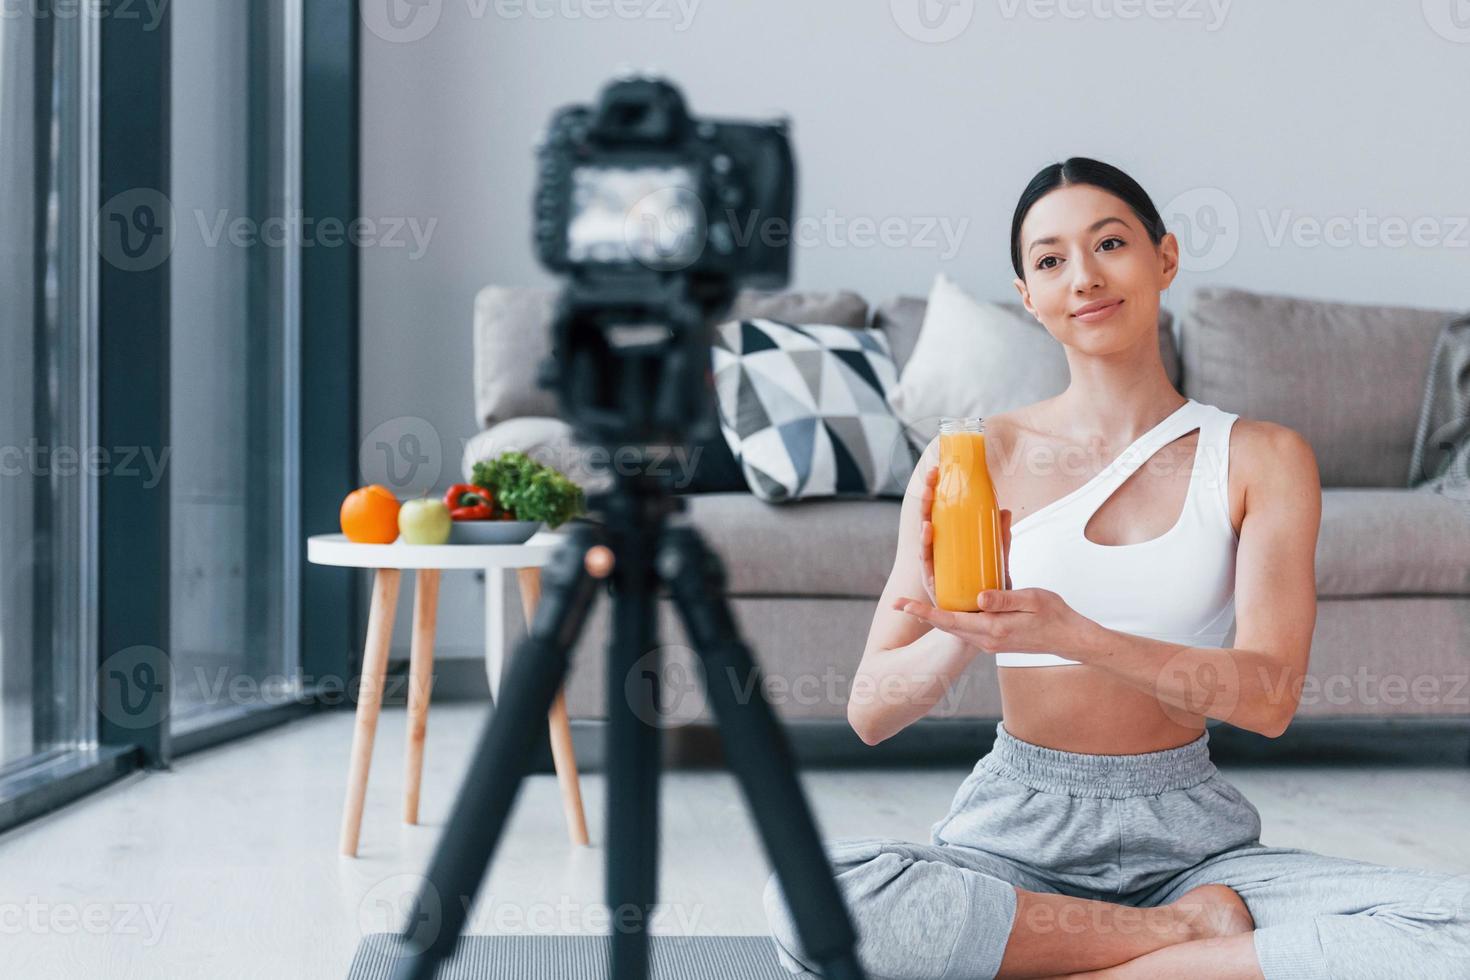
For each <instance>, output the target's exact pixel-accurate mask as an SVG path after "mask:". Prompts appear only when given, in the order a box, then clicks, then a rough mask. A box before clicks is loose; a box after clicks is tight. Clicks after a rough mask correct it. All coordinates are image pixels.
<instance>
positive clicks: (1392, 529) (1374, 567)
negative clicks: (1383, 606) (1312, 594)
mask: <svg viewBox="0 0 1470 980" xmlns="http://www.w3.org/2000/svg"><path fill="white" fill-rule="evenodd" d="M1317 594H1318V595H1320V596H1322V597H1324V598H1340V597H1344V596H1370V595H1458V596H1470V521H1467V520H1465V511H1464V505H1463V504H1462V503H1461V502H1460V501H1458V500H1454V499H1452V498H1449V497H1445V496H1442V495H1440V494H1437V493H1432V492H1428V491H1425V490H1370V489H1328V490H1324V491H1322V532H1321V534H1320V535H1319V537H1318V540H1317Z"/></svg>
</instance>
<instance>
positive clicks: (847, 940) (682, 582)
mask: <svg viewBox="0 0 1470 980" xmlns="http://www.w3.org/2000/svg"><path fill="white" fill-rule="evenodd" d="M658 567H659V574H660V576H661V577H662V578H663V580H664V582H666V583H667V584H668V586H669V588H670V589H671V590H672V592H673V594H674V602H675V604H676V605H677V606H678V607H679V615H680V617H681V618H682V619H683V621H684V627H685V629H686V630H687V631H688V633H689V638H690V640H691V641H692V642H693V644H694V649H695V650H696V651H697V652H698V654H699V658H700V660H701V662H702V663H703V664H704V668H705V686H706V689H707V691H708V694H709V703H710V706H711V708H712V709H713V710H714V713H715V717H716V720H717V721H718V723H719V726H720V733H721V742H722V744H723V745H724V749H725V755H726V757H727V759H728V761H729V765H730V769H731V771H732V772H733V773H734V774H735V777H736V778H737V779H738V780H739V781H740V785H741V788H742V789H743V790H744V791H745V796H746V799H747V800H748V801H749V802H750V809H751V813H752V814H753V815H754V817H755V822H756V826H757V828H758V829H759V831H760V834H761V838H762V840H764V841H765V845H766V852H767V854H768V856H769V857H770V860H771V864H772V865H773V866H774V867H775V870H776V874H777V875H778V876H779V877H780V880H781V888H782V890H783V891H784V892H785V894H786V898H787V903H788V904H789V905H790V907H791V914H792V917H793V918H794V919H795V922H796V929H797V932H798V934H799V935H800V937H801V943H802V948H803V949H804V950H805V951H806V953H807V955H808V956H810V957H811V958H812V959H813V960H814V961H815V962H816V963H817V964H818V966H819V968H820V969H821V971H822V975H823V976H824V977H826V978H827V980H839V978H840V980H853V978H861V977H862V975H863V974H862V968H861V967H860V966H859V965H858V961H857V956H856V953H855V951H854V950H855V947H856V944H857V936H856V934H855V933H854V931H853V928H852V920H851V919H850V918H849V917H848V915H847V908H846V906H845V905H844V903H843V901H842V893H841V892H840V891H838V889H837V884H836V882H835V881H833V877H832V866H831V865H830V864H829V863H828V861H827V855H826V852H825V851H824V850H823V847H822V841H821V838H820V837H819V836H818V835H817V827H816V822H815V821H814V820H813V819H812V814H811V810H810V808H809V807H808V806H807V802H806V797H805V796H804V795H803V794H802V791H801V784H800V783H799V782H797V779H796V765H795V761H794V760H793V758H792V756H791V749H790V746H789V745H788V744H787V741H786V736H785V733H784V732H783V731H782V730H781V727H780V725H779V723H778V722H777V720H776V715H775V712H774V711H773V710H772V709H771V706H770V704H769V703H768V702H767V701H766V698H765V694H764V689H763V687H762V686H761V684H762V679H761V672H760V668H759V666H757V665H756V663H755V659H754V658H753V657H752V656H751V653H750V650H749V648H747V647H746V646H745V644H744V643H743V642H742V641H741V639H740V636H739V633H738V631H737V630H736V627H735V619H734V616H733V615H732V614H731V612H730V607H729V605H728V604H727V603H726V601H725V596H724V584H725V583H724V570H723V569H722V568H721V566H720V563H719V559H718V558H716V557H715V555H714V554H713V553H712V552H710V551H709V549H708V548H707V547H706V546H705V544H704V542H703V541H702V540H701V539H700V537H699V535H698V534H697V533H696V532H695V531H694V530H693V529H691V528H688V527H671V528H669V529H668V530H667V531H666V532H665V534H664V541H663V547H662V549H661V551H660V554H659V565H658Z"/></svg>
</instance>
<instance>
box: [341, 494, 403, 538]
mask: <svg viewBox="0 0 1470 980" xmlns="http://www.w3.org/2000/svg"><path fill="white" fill-rule="evenodd" d="M342 533H343V534H345V535H347V540H349V541H356V542H357V543H358V544H392V543H393V542H394V541H396V540H397V539H398V498H397V497H395V496H393V491H392V490H389V489H388V488H387V487H385V486H382V485H380V484H376V483H375V484H373V485H372V486H370V487H363V488H362V489H361V490H354V491H352V492H351V493H349V494H348V495H347V499H346V500H344V501H342Z"/></svg>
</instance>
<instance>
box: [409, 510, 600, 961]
mask: <svg viewBox="0 0 1470 980" xmlns="http://www.w3.org/2000/svg"><path fill="white" fill-rule="evenodd" d="M600 534H601V532H600V530H598V529H595V528H592V527H585V526H584V527H578V528H576V529H575V530H574V531H573V532H572V534H571V538H570V540H569V541H568V542H567V543H566V544H565V545H563V546H562V549H561V550H560V551H559V552H557V554H556V557H555V558H554V559H553V560H552V563H551V565H550V566H548V567H547V569H546V574H545V577H544V579H545V585H546V589H545V591H544V593H543V595H542V599H541V603H540V605H539V606H538V607H537V610H536V620H535V623H534V624H532V625H531V628H530V632H529V634H528V635H527V637H526V639H525V640H524V641H523V642H522V643H521V645H520V646H519V647H518V648H517V649H516V652H515V655H514V656H513V657H512V659H511V663H510V667H509V669H508V671H507V673H506V676H505V678H504V682H503V683H502V685H501V691H500V694H501V696H500V697H499V698H497V699H496V702H495V712H494V714H493V715H491V717H490V723H489V725H488V726H487V727H486V728H485V730H484V732H483V733H482V734H481V736H480V742H479V745H478V746H477V747H476V749H475V752H474V756H473V757H472V758H471V760H470V767H469V772H468V773H467V774H466V775H465V780H464V783H463V785H462V786H461V787H460V791H459V795H458V797H457V798H456V799H455V802H454V810H453V812H452V813H451V815H450V817H449V824H448V826H446V827H445V829H444V836H443V837H442V838H441V839H440V841H439V845H438V847H437V848H436V849H435V851H434V857H433V860H432V861H431V862H430V864H429V873H428V876H427V878H426V880H425V882H424V884H423V887H422V888H421V889H420V891H419V894H418V896H417V898H415V900H414V903H413V906H412V909H411V912H410V915H409V918H408V924H407V926H406V927H405V931H404V933H403V935H402V940H403V945H402V948H401V952H402V958H401V959H400V960H399V961H398V963H397V964H396V966H395V970H394V974H393V976H394V978H395V980H430V978H432V977H433V976H434V971H435V969H436V968H437V966H438V964H439V961H441V960H443V959H444V958H445V957H447V956H448V955H449V954H450V953H451V952H453V950H454V945H455V943H456V942H457V941H458V940H459V934H460V932H461V930H462V929H463V928H464V923H465V919H466V918H467V917H468V916H469V913H470V910H471V906H472V905H473V903H474V898H475V893H476V891H478V890H479V887H480V882H481V880H482V879H483V878H484V876H485V869H486V867H487V866H488V865H489V863H490V858H491V857H492V856H493V854H494V852H495V845H496V844H497V843H498V842H499V840H500V835H501V831H502V830H503V829H504V827H505V821H506V818H507V817H508V816H509V814H510V808H511V805H512V804H513V803H514V802H515V797H516V793H517V792H518V791H519V790H520V786H521V780H522V778H524V776H525V772H526V764H527V760H528V759H530V758H531V756H532V755H533V752H534V749H535V747H536V743H537V740H538V739H539V737H540V733H541V731H542V728H543V726H544V725H545V724H546V715H547V712H548V711H549V710H550V708H551V703H552V700H553V699H554V698H555V697H556V693H557V691H558V690H560V689H561V686H562V682H563V680H564V679H565V677H566V672H567V666H568V655H569V651H570V650H571V647H572V645H573V644H574V643H575V642H576V639H577V636H578V634H579V633H580V632H581V629H582V625H583V623H584V622H585V621H586V618H587V612H588V610H589V609H590V608H591V606H592V600H593V599H594V598H595V597H596V594H597V593H596V590H597V585H598V583H597V580H596V579H595V578H593V577H592V575H591V574H590V573H589V572H588V571H587V569H586V567H585V564H584V556H585V555H586V553H587V550H588V549H589V548H591V547H592V546H593V545H595V544H597V543H598V542H599V540H600Z"/></svg>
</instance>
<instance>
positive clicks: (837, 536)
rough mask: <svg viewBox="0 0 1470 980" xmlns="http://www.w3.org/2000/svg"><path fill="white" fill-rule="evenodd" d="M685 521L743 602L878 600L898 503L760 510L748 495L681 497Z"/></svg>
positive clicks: (822, 503)
mask: <svg viewBox="0 0 1470 980" xmlns="http://www.w3.org/2000/svg"><path fill="white" fill-rule="evenodd" d="M688 505H689V507H688V512H687V513H688V515H689V520H690V522H691V523H692V524H693V525H694V526H695V527H697V528H698V529H699V530H700V531H701V532H702V533H703V534H704V536H705V540H706V541H708V543H709V544H710V546H711V547H712V548H714V550H715V551H716V553H717V554H718V555H719V556H720V558H721V559H722V560H723V562H724V565H725V570H726V572H727V574H728V576H729V582H728V586H727V589H728V591H729V593H730V594H731V595H742V596H798V595H800V596H845V597H856V598H865V599H874V598H877V597H878V596H879V595H881V594H882V592H883V586H884V584H885V583H887V581H888V572H889V571H890V569H892V567H893V557H894V553H895V549H896V548H897V547H898V513H899V509H900V507H901V506H902V501H899V500H800V501H796V502H795V503H789V504H767V503H764V502H763V501H761V500H759V499H757V498H756V497H753V496H751V495H750V494H734V493H711V494H703V495H701V496H698V497H690V498H688Z"/></svg>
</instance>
